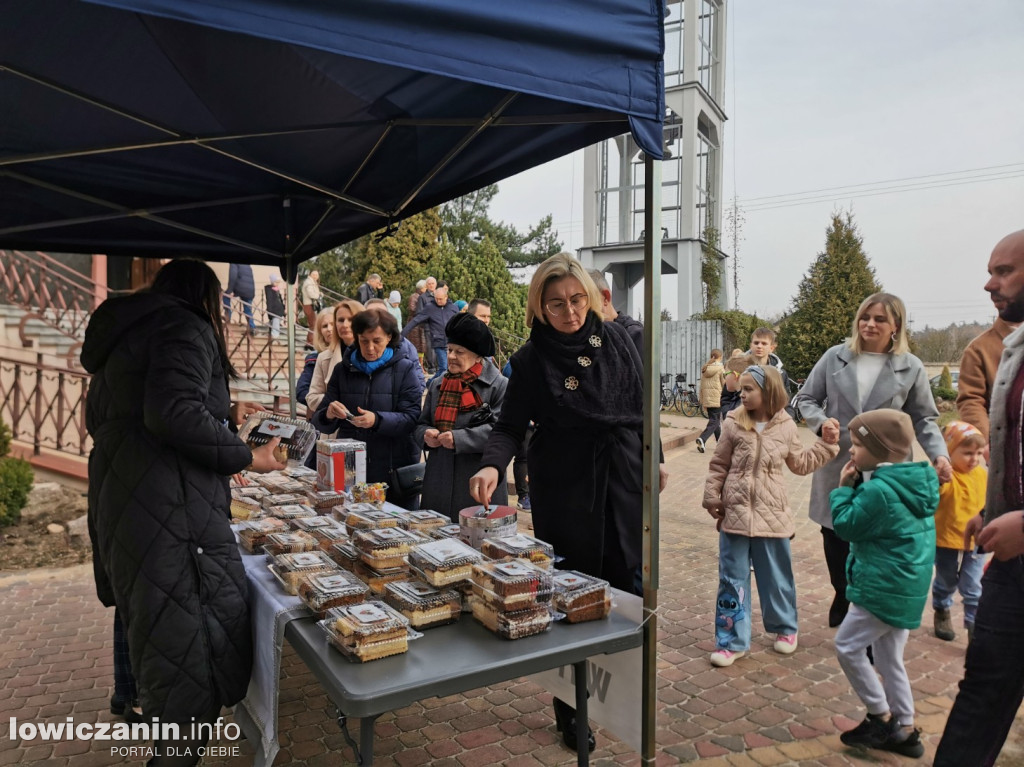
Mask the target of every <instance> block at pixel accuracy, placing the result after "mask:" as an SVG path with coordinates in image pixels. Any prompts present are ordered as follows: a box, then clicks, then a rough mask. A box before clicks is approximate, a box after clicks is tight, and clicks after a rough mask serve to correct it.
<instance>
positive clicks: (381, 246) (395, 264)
mask: <svg viewBox="0 0 1024 767" xmlns="http://www.w3.org/2000/svg"><path fill="white" fill-rule="evenodd" d="M440 231H441V216H440V212H439V211H438V209H437V208H431V209H430V210H425V211H423V212H422V213H417V214H416V215H415V216H410V217H409V218H407V219H405V220H404V221H402V223H401V225H400V226H399V227H398V229H397V231H395V232H394V233H393V234H390V235H388V236H387V237H382V236H381V234H382V233H383V230H382V231H381V232H375V233H373V234H370V235H366V236H365V237H360V238H359V239H357V240H353V241H352V242H350V243H346V244H345V245H342V246H341V247H338V248H334V249H333V250H330V251H328V252H327V253H323V254H321V255H319V256H317V258H316V261H315V265H314V264H310V267H309V268H310V269H313V268H316V269H318V270H319V271H320V284H321V285H323V286H324V287H327V288H329V289H330V290H334V291H336V292H338V293H341V294H342V295H346V296H355V294H356V290H358V288H359V286H360V285H361V284H362V283H363V281H364V280H365V279H366V277H367V276H368V275H370V274H373V273H377V274H379V275H380V276H381V279H382V280H383V281H384V291H385V293H390V292H391V291H392V290H397V291H398V292H400V293H401V294H402V298H403V305H402V312H403V317H404V314H405V305H404V299H405V298H406V297H407V296H408V295H409V293H410V292H412V290H413V289H415V287H416V282H417V281H418V280H422V279H424V278H425V277H426V276H427V264H428V263H429V262H431V261H433V260H435V259H436V258H437V255H438V252H439V250H440V242H439V239H440Z"/></svg>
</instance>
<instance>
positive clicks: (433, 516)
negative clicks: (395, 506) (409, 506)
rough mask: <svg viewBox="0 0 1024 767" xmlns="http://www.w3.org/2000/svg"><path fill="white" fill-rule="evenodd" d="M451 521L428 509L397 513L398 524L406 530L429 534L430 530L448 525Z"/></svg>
mask: <svg viewBox="0 0 1024 767" xmlns="http://www.w3.org/2000/svg"><path fill="white" fill-rule="evenodd" d="M451 523H452V521H451V520H450V519H448V517H446V516H445V515H444V514H441V513H440V512H437V511H430V510H429V509H420V510H418V511H404V510H403V511H400V512H398V524H399V525H400V526H401V527H404V528H405V529H406V530H415V531H416V532H420V533H427V534H429V533H430V531H432V530H437V529H438V528H440V527H445V526H447V525H450V524H451Z"/></svg>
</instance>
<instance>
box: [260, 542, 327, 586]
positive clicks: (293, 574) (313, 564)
mask: <svg viewBox="0 0 1024 767" xmlns="http://www.w3.org/2000/svg"><path fill="white" fill-rule="evenodd" d="M268 568H269V569H270V572H272V573H273V574H274V577H276V578H277V579H278V580H279V581H280V582H281V585H282V586H284V590H285V591H287V592H288V593H289V594H292V595H295V594H297V593H298V588H299V583H300V582H301V581H302V579H303V578H305V577H307V576H309V575H313V574H315V573H329V572H334V571H337V570H338V565H336V564H335V563H334V562H332V561H331V558H330V557H329V556H327V555H326V554H324V552H322V551H301V552H299V553H297V554H280V555H278V556H276V557H274V561H273V562H271V563H270V564H269V565H268Z"/></svg>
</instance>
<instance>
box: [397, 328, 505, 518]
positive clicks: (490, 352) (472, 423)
mask: <svg viewBox="0 0 1024 767" xmlns="http://www.w3.org/2000/svg"><path fill="white" fill-rule="evenodd" d="M444 332H445V336H446V338H447V340H448V348H447V352H448V370H447V372H446V373H445V374H444V375H443V376H441V377H439V378H435V379H434V380H433V381H431V382H430V386H429V388H428V389H427V399H426V402H424V404H423V411H422V412H421V413H420V421H419V424H417V426H416V442H417V443H418V444H422V445H423V447H424V448H425V449H426V450H427V451H428V455H427V466H426V472H425V473H424V476H423V495H422V497H421V499H420V505H421V506H422V507H423V508H426V509H434V510H435V511H439V512H441V513H442V514H446V515H448V517H449V518H451V520H452V521H453V522H458V521H459V510H460V509H464V508H466V507H467V506H472V505H473V498H472V496H471V495H470V494H469V478H470V477H471V476H472V475H473V473H474V472H475V471H476V470H477V469H478V468H480V458H481V453H483V450H484V445H485V444H487V438H488V437H489V436H490V435H491V425H492V424H493V422H494V420H495V419H496V418H497V416H498V414H499V413H500V412H501V400H502V398H503V397H504V396H505V386H506V385H507V384H508V379H507V378H505V377H504V376H503V375H502V374H501V373H500V372H499V371H498V368H496V367H495V366H494V363H493V362H491V360H490V358H491V357H493V356H494V337H493V336H492V335H491V331H490V330H489V329H488V328H487V326H486V325H485V324H484V323H483V322H481V321H480V320H478V319H477V318H476V317H474V316H473V315H472V314H456V315H455V316H454V317H452V318H451V319H450V320H449V321H448V324H447V325H445V329H444ZM491 500H492V501H493V502H494V503H497V504H506V503H508V490H507V489H506V487H505V486H504V485H502V486H501V487H498V488H497V489H496V491H495V493H494V497H493V498H492V499H491Z"/></svg>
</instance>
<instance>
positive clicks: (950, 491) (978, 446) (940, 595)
mask: <svg viewBox="0 0 1024 767" xmlns="http://www.w3.org/2000/svg"><path fill="white" fill-rule="evenodd" d="M943 436H944V437H945V438H946V447H947V448H948V449H949V460H950V462H951V463H952V464H953V479H952V480H951V481H950V482H947V483H945V484H943V485H940V486H939V508H938V510H937V511H936V512H935V581H934V583H933V584H932V607H933V608H934V610H935V636H937V637H938V638H939V639H945V640H947V641H950V640H952V639H955V638H956V632H955V631H953V620H952V617H951V616H950V614H949V608H950V607H951V606H952V605H953V595H954V594H955V593H956V592H957V591H959V592H960V597H961V598H962V599H963V601H964V628H965V629H967V635H968V637H970V636H971V635H972V634H973V633H974V614H975V612H976V611H977V609H978V600H979V599H980V598H981V575H982V572H983V571H984V566H985V555H984V554H979V553H976V552H975V550H974V548H973V546H972V545H971V541H965V540H964V529H965V528H966V527H967V521H968V520H969V519H970V518H971V517H973V516H974V515H976V514H977V513H979V512H980V511H981V510H982V508H983V507H984V506H985V484H986V482H987V481H988V471H987V470H986V469H985V467H984V466H982V465H981V464H982V457H983V455H984V453H985V444H986V441H985V437H984V435H983V434H982V433H981V432H980V431H979V430H978V429H977V428H975V427H974V426H972V425H971V424H969V423H967V422H966V421H951V422H950V423H949V424H948V425H947V426H946V428H945V430H944V431H943Z"/></svg>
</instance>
